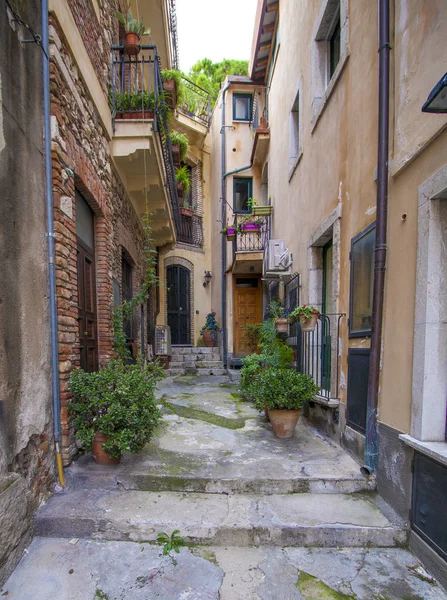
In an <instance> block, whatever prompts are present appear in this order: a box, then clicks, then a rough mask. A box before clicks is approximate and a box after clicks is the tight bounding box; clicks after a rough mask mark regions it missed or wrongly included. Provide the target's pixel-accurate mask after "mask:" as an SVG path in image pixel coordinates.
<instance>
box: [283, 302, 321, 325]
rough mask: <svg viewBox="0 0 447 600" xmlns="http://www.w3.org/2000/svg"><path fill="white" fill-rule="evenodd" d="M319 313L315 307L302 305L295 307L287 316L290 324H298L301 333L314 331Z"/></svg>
mask: <svg viewBox="0 0 447 600" xmlns="http://www.w3.org/2000/svg"><path fill="white" fill-rule="evenodd" d="M319 316H320V311H319V310H318V308H316V307H315V306H310V305H309V304H303V305H302V306H297V307H296V308H294V309H293V311H292V312H291V313H290V315H289V319H290V321H291V323H295V322H296V321H299V322H300V326H301V331H314V330H315V327H316V325H317V321H318V317H319Z"/></svg>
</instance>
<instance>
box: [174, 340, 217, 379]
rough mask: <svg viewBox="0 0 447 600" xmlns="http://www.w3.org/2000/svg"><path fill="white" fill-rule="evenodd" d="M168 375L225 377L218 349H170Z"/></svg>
mask: <svg viewBox="0 0 447 600" xmlns="http://www.w3.org/2000/svg"><path fill="white" fill-rule="evenodd" d="M168 373H169V375H170V376H173V377H176V376H179V375H226V370H225V369H224V368H223V364H222V358H221V355H220V348H203V347H197V348H196V347H181V346H174V347H173V348H172V356H171V361H170V363H169V369H168Z"/></svg>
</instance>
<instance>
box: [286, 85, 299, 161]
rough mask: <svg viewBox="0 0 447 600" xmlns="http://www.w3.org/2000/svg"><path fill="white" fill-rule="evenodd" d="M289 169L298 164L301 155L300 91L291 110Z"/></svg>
mask: <svg viewBox="0 0 447 600" xmlns="http://www.w3.org/2000/svg"><path fill="white" fill-rule="evenodd" d="M289 148H290V150H289V170H290V169H293V168H294V167H295V166H296V163H297V161H298V158H299V156H300V150H301V147H300V93H299V92H298V93H297V95H296V97H295V101H294V103H293V105H292V110H291V111H290V128H289Z"/></svg>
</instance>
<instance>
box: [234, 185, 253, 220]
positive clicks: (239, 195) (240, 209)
mask: <svg viewBox="0 0 447 600" xmlns="http://www.w3.org/2000/svg"><path fill="white" fill-rule="evenodd" d="M233 181H234V197H233V212H235V213H248V212H249V210H248V199H249V198H251V197H252V179H251V177H235V178H234V180H233Z"/></svg>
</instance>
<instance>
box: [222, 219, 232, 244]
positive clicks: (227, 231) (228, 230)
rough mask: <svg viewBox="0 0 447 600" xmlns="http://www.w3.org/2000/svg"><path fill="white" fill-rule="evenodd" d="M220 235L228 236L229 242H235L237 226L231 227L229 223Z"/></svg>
mask: <svg viewBox="0 0 447 600" xmlns="http://www.w3.org/2000/svg"><path fill="white" fill-rule="evenodd" d="M220 233H222V234H223V235H226V236H227V240H228V241H231V240H234V238H235V237H236V227H235V225H230V224H229V223H228V222H227V224H226V226H225V227H223V228H222V229H221V230H220Z"/></svg>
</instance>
